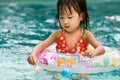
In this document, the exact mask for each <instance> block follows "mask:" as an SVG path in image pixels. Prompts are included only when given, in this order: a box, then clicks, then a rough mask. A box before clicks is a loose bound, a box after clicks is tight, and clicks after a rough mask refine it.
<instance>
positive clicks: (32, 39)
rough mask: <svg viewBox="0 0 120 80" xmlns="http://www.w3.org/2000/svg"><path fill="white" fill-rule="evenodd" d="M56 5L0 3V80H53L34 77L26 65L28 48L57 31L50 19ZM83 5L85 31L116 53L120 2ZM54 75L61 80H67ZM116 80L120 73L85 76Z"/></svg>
mask: <svg viewBox="0 0 120 80" xmlns="http://www.w3.org/2000/svg"><path fill="white" fill-rule="evenodd" d="M56 2H57V0H0V79H1V80H56V79H55V78H54V77H53V74H51V72H48V71H41V72H40V73H38V74H36V73H35V71H34V67H33V66H31V65H30V64H28V62H27V61H26V59H27V57H28V55H29V54H30V52H31V51H32V48H33V47H34V46H35V45H36V44H38V43H40V42H41V41H43V40H45V39H46V38H47V37H48V36H49V35H50V34H51V33H52V32H53V31H54V30H56V29H57V27H56V25H55V19H54V18H55V16H56ZM87 5H88V12H89V16H90V26H89V30H90V31H91V32H92V33H93V34H94V35H95V37H96V39H97V40H99V41H100V42H101V44H103V45H104V46H108V47H111V48H116V49H118V50H120V9H119V5H120V0H87ZM54 46H55V44H53V45H52V46H51V47H50V49H54ZM58 75H59V77H60V79H61V80H69V79H68V78H67V79H66V78H63V77H62V76H61V75H60V74H59V73H58ZM98 77H99V79H98ZM119 79H120V70H114V71H111V72H106V73H98V74H91V75H90V76H89V80H119Z"/></svg>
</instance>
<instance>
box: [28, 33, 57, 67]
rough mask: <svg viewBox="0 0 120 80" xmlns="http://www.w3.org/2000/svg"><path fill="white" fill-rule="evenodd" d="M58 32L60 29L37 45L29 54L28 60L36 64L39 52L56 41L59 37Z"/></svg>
mask: <svg viewBox="0 0 120 80" xmlns="http://www.w3.org/2000/svg"><path fill="white" fill-rule="evenodd" d="M57 34H58V31H55V32H53V33H52V34H51V35H50V36H49V37H48V38H47V39H46V40H45V41H43V42H42V43H40V44H38V45H36V46H35V47H34V48H33V50H32V53H31V54H30V55H29V57H28V58H27V60H28V62H29V63H30V64H32V65H36V61H37V56H36V55H37V54H38V53H39V52H40V51H42V50H44V49H46V48H47V47H49V46H50V45H51V44H52V43H54V42H55V41H56V39H57Z"/></svg>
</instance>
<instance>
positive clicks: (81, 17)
mask: <svg viewBox="0 0 120 80" xmlns="http://www.w3.org/2000/svg"><path fill="white" fill-rule="evenodd" d="M84 18H85V16H84V13H83V12H82V13H81V14H80V20H81V21H83V20H84Z"/></svg>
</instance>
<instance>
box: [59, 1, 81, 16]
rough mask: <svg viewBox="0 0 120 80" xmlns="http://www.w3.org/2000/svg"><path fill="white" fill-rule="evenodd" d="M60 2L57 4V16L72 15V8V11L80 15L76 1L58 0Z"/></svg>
mask: <svg viewBox="0 0 120 80" xmlns="http://www.w3.org/2000/svg"><path fill="white" fill-rule="evenodd" d="M59 1H60V2H58V3H59V4H58V5H57V10H58V14H65V13H68V12H69V13H70V14H72V11H71V9H72V7H73V9H74V10H75V11H76V12H78V14H79V15H80V13H81V10H80V9H79V5H78V3H77V1H76V0H69V1H67V0H59Z"/></svg>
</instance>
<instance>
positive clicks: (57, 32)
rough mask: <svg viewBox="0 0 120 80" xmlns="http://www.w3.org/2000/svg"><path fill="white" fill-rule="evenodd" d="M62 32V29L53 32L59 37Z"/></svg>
mask: <svg viewBox="0 0 120 80" xmlns="http://www.w3.org/2000/svg"><path fill="white" fill-rule="evenodd" d="M62 33H63V30H62V29H59V30H56V31H54V32H53V34H55V35H56V36H57V37H59V36H60V35H61V34H62Z"/></svg>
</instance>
